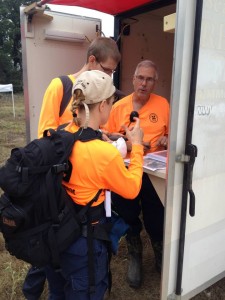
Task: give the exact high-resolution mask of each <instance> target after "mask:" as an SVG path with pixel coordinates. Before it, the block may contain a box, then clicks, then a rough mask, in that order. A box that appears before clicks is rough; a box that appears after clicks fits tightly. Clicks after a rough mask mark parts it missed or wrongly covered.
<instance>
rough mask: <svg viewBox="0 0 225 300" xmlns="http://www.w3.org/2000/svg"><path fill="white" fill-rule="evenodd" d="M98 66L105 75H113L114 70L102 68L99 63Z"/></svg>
mask: <svg viewBox="0 0 225 300" xmlns="http://www.w3.org/2000/svg"><path fill="white" fill-rule="evenodd" d="M99 65H100V67H101V68H102V70H103V71H104V72H105V73H106V74H108V75H112V74H113V73H115V70H112V69H109V68H106V67H104V66H103V65H102V64H101V63H99Z"/></svg>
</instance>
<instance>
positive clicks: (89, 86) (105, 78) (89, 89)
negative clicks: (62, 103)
mask: <svg viewBox="0 0 225 300" xmlns="http://www.w3.org/2000/svg"><path fill="white" fill-rule="evenodd" d="M78 89H80V90H81V91H82V92H83V94H84V97H85V100H84V103H86V104H94V103H99V102H101V101H103V100H106V99H108V98H110V97H111V96H112V95H113V94H114V93H115V91H116V88H115V86H114V85H113V81H112V77H110V76H109V75H108V74H106V73H104V72H102V71H98V70H92V71H85V72H83V73H82V74H81V75H80V76H78V77H77V79H76V82H75V84H74V86H73V90H72V93H73V94H74V91H75V90H78Z"/></svg>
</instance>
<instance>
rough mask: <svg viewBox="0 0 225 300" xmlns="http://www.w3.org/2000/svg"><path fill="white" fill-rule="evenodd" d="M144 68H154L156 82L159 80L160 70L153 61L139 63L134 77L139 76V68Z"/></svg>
mask: <svg viewBox="0 0 225 300" xmlns="http://www.w3.org/2000/svg"><path fill="white" fill-rule="evenodd" d="M141 67H144V68H154V69H155V78H154V79H155V80H158V78H159V74H158V69H157V66H156V64H155V63H154V62H153V61H151V60H142V61H141V62H139V64H138V65H137V67H136V70H135V72H134V76H136V75H137V73H138V70H139V68H141Z"/></svg>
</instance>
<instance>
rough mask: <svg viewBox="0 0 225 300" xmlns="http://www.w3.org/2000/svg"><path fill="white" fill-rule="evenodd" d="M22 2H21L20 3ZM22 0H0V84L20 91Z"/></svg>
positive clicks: (21, 86) (21, 84) (21, 85)
mask: <svg viewBox="0 0 225 300" xmlns="http://www.w3.org/2000/svg"><path fill="white" fill-rule="evenodd" d="M21 2H23V3H21ZM24 2H25V1H23V0H0V84H8V83H12V84H13V86H14V90H15V91H22V88H23V83H22V53H21V52H22V51H21V36H20V6H21V5H22V4H25V3H24Z"/></svg>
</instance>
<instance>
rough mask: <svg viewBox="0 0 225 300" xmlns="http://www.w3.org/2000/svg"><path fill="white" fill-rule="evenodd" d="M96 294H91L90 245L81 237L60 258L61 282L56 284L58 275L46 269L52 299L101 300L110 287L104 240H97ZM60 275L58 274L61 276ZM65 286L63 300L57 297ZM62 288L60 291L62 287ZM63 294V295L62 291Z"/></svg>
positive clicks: (95, 258) (94, 249)
mask: <svg viewBox="0 0 225 300" xmlns="http://www.w3.org/2000/svg"><path fill="white" fill-rule="evenodd" d="M93 252H94V266H95V267H94V271H95V274H94V276H95V292H94V293H91V294H90V293H89V277H88V276H89V268H88V246H87V239H86V238H85V237H81V238H79V239H78V240H77V241H76V242H74V243H73V244H72V245H71V246H70V247H69V248H68V249H67V250H66V251H65V252H64V253H63V254H62V255H61V283H60V284H59V282H56V283H55V275H56V273H55V272H54V270H53V269H52V268H51V267H47V268H46V274H47V278H48V282H49V291H50V295H51V298H50V299H51V300H64V299H66V300H74V299H76V300H102V299H103V297H104V294H105V292H106V290H107V288H108V252H107V248H106V245H105V243H104V242H103V241H100V240H94V242H93ZM58 275H59V274H58ZM63 285H64V295H65V297H64V298H59V297H57V293H59V291H58V292H57V290H58V288H59V286H63ZM60 289H61V288H60ZM60 293H61V292H60Z"/></svg>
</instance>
